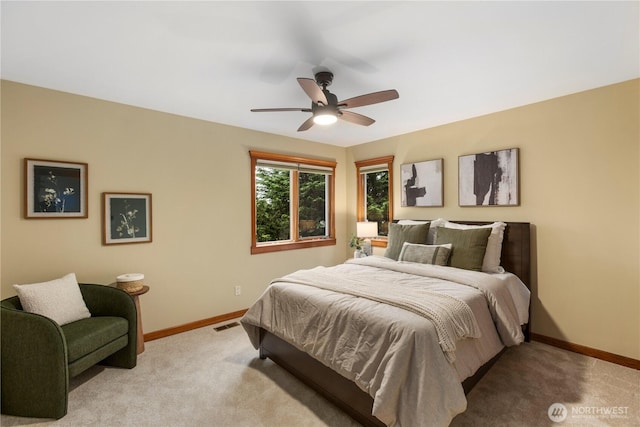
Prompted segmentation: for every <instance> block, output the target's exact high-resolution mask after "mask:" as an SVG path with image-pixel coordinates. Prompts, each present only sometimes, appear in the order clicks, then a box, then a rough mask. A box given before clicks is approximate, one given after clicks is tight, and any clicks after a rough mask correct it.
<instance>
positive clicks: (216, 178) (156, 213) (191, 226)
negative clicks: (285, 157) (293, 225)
mask: <svg viewBox="0 0 640 427" xmlns="http://www.w3.org/2000/svg"><path fill="white" fill-rule="evenodd" d="M249 149H258V150H262V151H269V150H272V151H274V152H281V153H295V154H301V155H313V156H315V157H320V158H327V159H333V160H336V161H337V162H338V166H337V170H336V189H337V208H336V212H337V215H336V217H337V221H336V222H337V224H336V226H337V227H336V229H337V233H338V244H337V245H336V246H329V247H322V248H310V249H304V250H298V251H289V252H282V253H270V254H261V255H254V256H251V255H250V246H251V205H250V203H251V198H250V159H249V153H248V151H249ZM25 157H30V158H41V159H54V160H66V161H79V162H86V163H88V164H89V218H88V219H65V220H60V219H57V220H51V219H47V220H44V219H38V220H33V219H31V220H26V219H23V213H22V204H23V201H22V200H23V187H24V184H23V182H22V179H23V164H22V162H23V159H24V158H25ZM345 188H346V178H345V150H344V149H342V148H338V147H334V146H329V145H324V144H316V143H310V142H305V141H301V140H295V139H287V138H282V137H277V136H274V135H269V134H265V133H259V132H253V131H249V130H244V129H239V128H234V127H229V126H223V125H219V124H214V123H208V122H205V121H199V120H193V119H188V118H184V117H179V116H175V115H170V114H164V113H159V112H155V111H150V110H144V109H140V108H134V107H129V106H125V105H120V104H115V103H110V102H104V101H99V100H96V99H91V98H86V97H81V96H75V95H70V94H66V93H61V92H56V91H50V90H45V89H41V88H36V87H32V86H25V85H20V84H16V83H11V82H7V81H3V82H2V227H1V228H2V297H7V296H10V295H14V294H15V293H14V292H13V288H12V286H11V285H12V284H13V283H32V282H37V281H43V280H48V279H52V278H55V277H59V276H61V275H63V274H66V273H68V272H75V273H76V275H77V276H78V280H79V281H84V282H94V283H104V284H107V283H112V282H114V281H115V277H116V276H117V275H119V274H122V273H128V272H141V273H144V274H145V276H146V277H145V280H146V282H147V283H148V284H149V285H150V286H151V291H150V292H149V293H148V294H146V295H144V296H143V297H141V304H142V312H143V324H144V327H145V332H152V331H157V330H161V329H165V328H169V327H174V326H178V325H182V324H185V323H189V322H193V321H197V320H202V319H206V318H210V317H213V316H217V315H221V314H226V313H230V312H233V311H236V310H240V309H243V308H247V307H248V306H249V305H250V304H251V303H252V302H253V301H254V300H256V299H257V298H258V296H259V295H260V294H261V293H262V291H263V290H264V289H265V287H266V285H267V284H268V282H269V280H271V279H272V278H275V277H278V276H280V275H282V274H285V273H288V272H291V271H293V270H295V269H298V268H310V267H312V266H315V265H317V264H325V265H332V264H336V263H338V262H342V261H344V259H345V257H346V256H347V249H348V247H347V244H346V242H345V240H344V237H343V236H344V235H345V231H344V230H345V211H346V196H345V190H344V189H345ZM104 191H108V192H149V193H152V194H153V242H152V243H145V244H135V245H116V246H113V245H112V246H103V245H102V244H101V211H100V209H101V193H102V192H104ZM235 285H240V286H242V295H240V296H238V297H236V296H234V286H235Z"/></svg>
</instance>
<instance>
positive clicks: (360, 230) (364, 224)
mask: <svg viewBox="0 0 640 427" xmlns="http://www.w3.org/2000/svg"><path fill="white" fill-rule="evenodd" d="M356 236H358V237H361V238H363V239H364V245H362V250H363V251H364V253H365V254H367V256H370V255H371V254H372V253H373V252H372V250H371V238H372V237H377V236H378V223H377V222H373V221H358V222H357V223H356Z"/></svg>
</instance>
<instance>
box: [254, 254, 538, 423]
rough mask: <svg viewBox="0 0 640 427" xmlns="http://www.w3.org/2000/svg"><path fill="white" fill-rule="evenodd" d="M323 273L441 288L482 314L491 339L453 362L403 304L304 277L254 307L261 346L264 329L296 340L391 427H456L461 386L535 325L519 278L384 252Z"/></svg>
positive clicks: (280, 285) (463, 343) (475, 343)
mask: <svg viewBox="0 0 640 427" xmlns="http://www.w3.org/2000/svg"><path fill="white" fill-rule="evenodd" d="M317 273H321V274H322V275H335V277H336V282H337V283H338V280H339V279H338V278H339V277H346V278H352V279H357V281H359V282H362V281H367V282H370V283H372V284H375V285H377V286H380V287H388V288H393V289H396V290H397V292H398V293H402V292H403V289H415V288H416V287H417V288H421V289H428V290H429V291H430V292H440V293H443V294H445V295H450V296H453V297H455V298H457V299H459V300H461V301H464V302H465V303H466V304H467V305H468V306H469V307H470V308H471V310H472V311H473V313H474V315H475V317H476V320H477V323H478V325H479V327H480V332H481V335H482V337H481V338H477V339H470V338H468V339H461V340H460V341H459V342H458V347H459V348H460V350H462V349H465V351H464V352H461V351H460V350H459V351H457V355H458V359H461V360H458V361H456V363H455V364H452V363H449V362H448V361H447V358H446V357H445V355H444V353H443V351H442V348H441V345H440V343H439V340H438V334H437V333H436V328H435V327H434V324H433V322H432V321H430V320H427V319H425V318H424V317H422V316H421V315H419V314H416V313H414V312H411V311H407V310H405V309H402V308H400V307H398V306H396V305H388V304H380V303H379V302H376V301H373V300H371V299H368V298H362V297H358V296H354V295H352V294H349V293H341V292H335V289H334V290H328V289H324V288H322V287H315V286H310V285H309V283H306V284H295V283H291V281H294V279H295V278H296V276H297V275H299V274H301V273H300V272H297V273H296V274H295V275H293V277H289V278H286V279H285V280H286V281H278V280H276V281H274V282H273V283H272V284H271V285H270V286H269V288H268V289H267V290H266V291H265V293H264V294H263V295H262V297H261V298H260V299H259V300H258V301H257V302H256V303H255V304H254V305H253V306H252V307H251V308H250V309H249V310H248V311H247V313H246V314H245V316H244V317H243V319H242V325H243V326H244V328H245V330H246V331H247V333H248V335H249V338H250V339H251V342H252V344H253V345H254V347H256V348H258V346H259V328H261V327H262V328H264V329H266V330H268V331H270V332H272V333H273V334H275V335H277V336H279V337H280V338H282V339H284V340H286V341H288V342H290V343H291V344H293V345H295V346H296V347H297V348H299V349H301V350H303V351H305V352H306V353H308V354H310V355H311V356H313V357H314V358H316V359H317V360H319V361H321V362H322V363H324V364H325V365H327V366H329V367H330V368H332V369H333V370H335V371H337V372H339V373H340V374H341V375H343V376H344V377H346V378H348V379H350V380H352V381H354V382H355V383H356V384H357V385H358V386H359V387H360V388H361V389H362V390H364V391H366V392H367V393H368V394H369V395H371V396H372V397H373V398H374V406H373V415H375V416H376V417H377V418H378V419H380V420H381V421H383V422H384V423H385V424H387V425H388V426H405V427H414V426H415V427H419V426H433V425H435V426H440V425H448V424H449V423H450V422H451V420H452V419H453V417H454V416H455V415H457V414H459V413H461V412H463V411H464V410H465V409H466V399H465V396H464V392H463V389H462V386H461V380H462V379H464V378H466V377H467V376H469V375H471V374H473V373H474V371H475V369H477V368H478V367H479V366H480V365H481V364H482V363H484V362H486V361H487V360H489V359H490V358H491V357H493V356H494V355H495V354H497V352H498V351H499V350H500V348H501V344H500V340H501V341H502V342H503V343H504V344H506V345H515V344H518V343H520V342H522V341H523V336H522V331H521V328H520V324H521V323H523V319H524V321H526V314H523V313H522V311H523V307H528V298H529V294H528V290H527V289H526V288H525V287H524V285H522V283H521V282H520V281H519V280H517V278H515V276H513V275H509V274H503V275H489V274H485V273H478V272H471V271H466V270H459V269H455V268H450V267H439V266H432V265H425V264H415V263H404V262H396V261H393V260H390V259H388V258H384V257H376V256H374V257H368V258H361V259H356V260H349V261H348V262H346V263H345V264H340V265H337V266H334V267H316V268H315V269H312V270H311V271H310V274H309V275H310V276H311V275H317ZM514 278H515V279H516V280H514ZM334 287H335V286H334ZM512 288H513V289H512ZM516 288H517V289H516ZM494 323H495V325H496V326H495V327H494V326H493V324H494ZM496 329H497V332H498V334H499V336H500V339H498V335H497V334H496ZM461 353H465V355H464V357H460V356H461ZM466 353H469V354H466Z"/></svg>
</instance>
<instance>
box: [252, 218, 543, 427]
mask: <svg viewBox="0 0 640 427" xmlns="http://www.w3.org/2000/svg"><path fill="white" fill-rule="evenodd" d="M453 222H458V223H461V224H470V225H485V224H490V223H491V222H477V221H453ZM501 264H502V266H503V267H504V268H505V270H507V271H509V272H511V273H514V274H515V275H516V276H518V277H519V278H520V280H522V282H523V283H524V284H525V285H526V286H527V288H529V289H531V262H530V224H529V223H528V222H507V227H506V228H505V232H504V238H503V241H502V257H501ZM530 323H531V322H529V324H527V325H525V326H524V328H523V332H524V334H525V340H526V341H529V338H530ZM503 352H504V349H503V350H502V352H500V353H499V354H497V355H496V356H495V357H494V358H493V359H491V360H489V361H488V362H487V363H485V364H484V365H482V366H481V367H480V368H479V369H478V371H477V372H476V373H475V374H474V375H473V376H471V377H469V378H467V379H466V380H464V382H463V383H462V386H463V388H464V392H465V394H467V393H469V392H470V391H471V389H472V388H473V386H475V385H476V383H477V382H478V381H480V379H481V378H482V377H483V376H484V375H485V374H486V373H487V372H488V371H489V369H490V368H491V367H492V366H493V364H494V363H495V362H496V361H497V360H498V359H499V358H500V356H501V355H502V353H503ZM267 357H268V358H269V359H271V360H273V361H274V362H275V363H277V364H278V365H280V366H281V367H283V368H284V369H286V370H287V371H289V372H290V373H291V374H292V375H294V376H295V377H296V378H298V379H299V380H301V381H302V382H303V383H305V384H306V385H308V386H309V387H311V388H312V389H314V390H315V391H317V392H318V393H320V394H321V395H322V396H324V397H325V398H326V399H327V400H329V401H331V402H332V403H334V404H335V405H336V406H338V407H339V408H341V409H342V410H343V411H345V412H346V413H347V414H349V415H350V416H351V417H352V418H354V419H355V420H356V421H358V422H359V423H361V424H362V425H364V426H366V427H384V424H383V423H382V422H381V421H380V420H378V419H377V418H376V417H374V416H373V415H371V412H372V408H373V398H372V397H371V396H369V395H368V394H367V393H366V392H364V391H362V390H361V389H360V388H359V387H358V386H357V385H356V384H355V383H353V382H351V381H349V380H348V379H346V378H345V377H343V376H342V375H340V374H338V373H337V372H335V371H333V370H332V369H330V368H328V367H327V366H325V365H324V364H322V363H321V362H319V361H317V360H316V359H314V358H312V357H311V356H309V355H308V354H306V353H304V352H302V351H300V350H298V349H297V348H295V347H294V346H293V345H291V344H289V343H287V342H286V341H284V340H282V339H280V338H278V337H277V336H275V335H273V334H271V333H269V332H268V331H266V330H264V329H261V330H260V358H261V359H266V358H267Z"/></svg>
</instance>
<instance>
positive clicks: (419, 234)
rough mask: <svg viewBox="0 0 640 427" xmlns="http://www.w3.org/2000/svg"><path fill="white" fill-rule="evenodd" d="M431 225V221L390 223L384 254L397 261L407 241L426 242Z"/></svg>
mask: <svg viewBox="0 0 640 427" xmlns="http://www.w3.org/2000/svg"><path fill="white" fill-rule="evenodd" d="M429 225H430V223H429V222H425V223H424V224H415V225H414V224H412V225H408V224H398V223H395V222H392V223H390V224H389V238H388V240H387V250H386V251H384V256H386V257H387V258H391V259H394V260H396V261H397V260H398V256H400V251H402V245H404V243H405V242H408V243H421V244H426V243H427V235H428V234H429Z"/></svg>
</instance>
